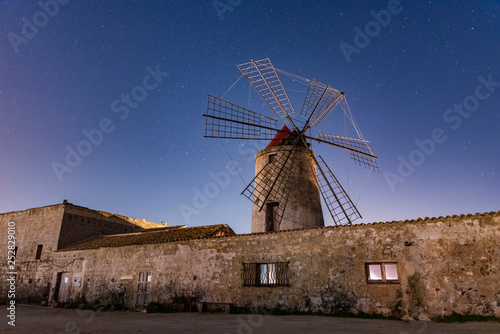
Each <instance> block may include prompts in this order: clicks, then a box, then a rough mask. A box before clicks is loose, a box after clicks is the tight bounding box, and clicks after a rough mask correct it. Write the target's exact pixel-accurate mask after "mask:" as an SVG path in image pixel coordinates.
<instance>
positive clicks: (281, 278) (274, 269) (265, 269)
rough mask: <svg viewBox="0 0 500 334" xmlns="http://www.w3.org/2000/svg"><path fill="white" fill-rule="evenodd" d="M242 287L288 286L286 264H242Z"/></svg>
mask: <svg viewBox="0 0 500 334" xmlns="http://www.w3.org/2000/svg"><path fill="white" fill-rule="evenodd" d="M241 276H242V279H243V286H290V285H289V282H288V262H268V263H243V273H242V275H241Z"/></svg>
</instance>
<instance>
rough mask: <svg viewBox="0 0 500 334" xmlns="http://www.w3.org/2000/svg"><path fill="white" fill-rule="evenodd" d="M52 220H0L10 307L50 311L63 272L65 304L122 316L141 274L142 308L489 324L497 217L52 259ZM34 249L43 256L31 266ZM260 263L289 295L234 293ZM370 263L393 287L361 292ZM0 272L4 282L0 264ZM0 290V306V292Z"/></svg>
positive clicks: (498, 269) (49, 216)
mask: <svg viewBox="0 0 500 334" xmlns="http://www.w3.org/2000/svg"><path fill="white" fill-rule="evenodd" d="M63 214H64V206H63V205H55V206H50V207H44V208H38V209H30V210H25V211H22V212H15V213H7V214H3V215H0V229H1V230H2V231H6V230H7V222H8V221H15V222H16V236H17V239H16V242H18V245H19V247H20V251H19V255H18V259H17V269H16V270H17V272H18V280H17V284H18V292H19V293H18V294H16V300H17V302H37V303H38V302H40V301H42V300H45V301H48V302H49V303H52V302H53V301H54V299H55V298H56V297H57V283H58V282H57V279H58V274H59V277H60V275H61V274H64V273H66V274H68V275H70V277H71V280H74V279H75V278H79V279H81V284H80V285H79V286H78V285H75V286H73V285H71V286H70V287H69V297H70V298H75V297H84V298H85V299H86V300H87V301H91V300H94V299H98V298H102V297H103V296H105V295H106V294H107V293H108V292H110V291H119V292H120V293H121V294H122V296H123V300H124V302H125V303H126V305H127V306H128V307H134V306H135V298H136V293H137V279H138V273H139V272H151V273H152V280H151V300H152V301H157V302H162V303H167V302H169V301H170V298H171V297H172V296H174V294H185V295H194V296H196V297H197V298H198V299H199V300H200V301H205V302H222V303H234V304H236V305H239V306H250V307H251V308H253V309H256V308H258V307H262V306H264V307H267V308H280V309H286V310H294V311H323V312H339V311H349V312H360V311H362V312H366V313H380V314H385V315H391V314H392V315H395V316H397V317H412V318H420V319H426V318H427V317H433V316H439V315H449V314H451V313H452V312H458V313H462V314H465V313H470V314H482V315H495V316H500V307H499V306H500V285H499V283H498V282H500V246H499V242H498V240H500V212H493V213H487V214H481V215H480V214H477V215H467V216H453V217H440V218H430V219H429V218H426V219H424V220H422V219H419V220H416V221H405V222H392V223H377V224H366V225H355V226H350V227H347V226H346V227H324V228H316V229H304V230H290V231H280V232H272V233H262V234H247V235H237V236H231V237H219V238H208V239H196V240H190V241H177V242H170V243H163V244H153V245H135V246H123V247H110V248H100V249H93V250H86V251H56V247H57V242H58V229H59V228H60V226H61V222H62V220H63ZM2 235H3V232H2ZM39 243H43V245H44V248H43V249H44V251H43V252H42V257H41V259H40V260H35V259H34V257H35V252H36V246H37V245H38V244H39ZM0 247H1V249H4V250H5V249H6V240H0ZM267 262H286V263H288V267H289V268H288V269H289V286H286V287H255V286H248V287H247V286H243V279H242V270H243V263H267ZM372 262H373V263H379V262H382V263H383V262H395V263H397V266H398V276H399V282H398V283H394V284H369V283H368V282H367V276H366V268H365V266H366V264H367V263H372ZM0 270H1V272H2V273H5V272H7V269H6V267H5V264H4V263H1V264H0ZM0 290H2V291H0V293H1V295H0V296H1V298H5V296H6V291H5V286H4V285H0Z"/></svg>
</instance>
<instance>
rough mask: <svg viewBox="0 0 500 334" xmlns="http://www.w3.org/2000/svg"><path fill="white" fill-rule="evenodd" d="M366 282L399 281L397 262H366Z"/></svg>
mask: <svg viewBox="0 0 500 334" xmlns="http://www.w3.org/2000/svg"><path fill="white" fill-rule="evenodd" d="M366 279H367V281H368V283H399V276H398V264H397V263H367V264H366Z"/></svg>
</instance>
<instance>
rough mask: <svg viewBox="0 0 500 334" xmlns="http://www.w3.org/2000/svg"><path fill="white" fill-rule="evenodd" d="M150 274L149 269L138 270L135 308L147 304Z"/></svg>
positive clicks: (149, 292)
mask: <svg viewBox="0 0 500 334" xmlns="http://www.w3.org/2000/svg"><path fill="white" fill-rule="evenodd" d="M151 276H152V275H151V272H150V271H141V272H139V275H138V277H137V298H136V302H135V308H136V309H139V310H140V309H143V308H145V307H146V306H147V305H148V304H149V295H150V294H151Z"/></svg>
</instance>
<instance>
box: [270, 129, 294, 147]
mask: <svg viewBox="0 0 500 334" xmlns="http://www.w3.org/2000/svg"><path fill="white" fill-rule="evenodd" d="M290 133H291V131H290V129H288V128H287V127H286V125H283V127H282V128H281V130H280V131H279V132H278V133H277V134H276V136H274V138H273V140H271V142H270V143H269V145H267V147H266V148H269V147H274V146H278V145H280V144H281V140H282V139H285V138H286V137H288V136H289V135H290Z"/></svg>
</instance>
